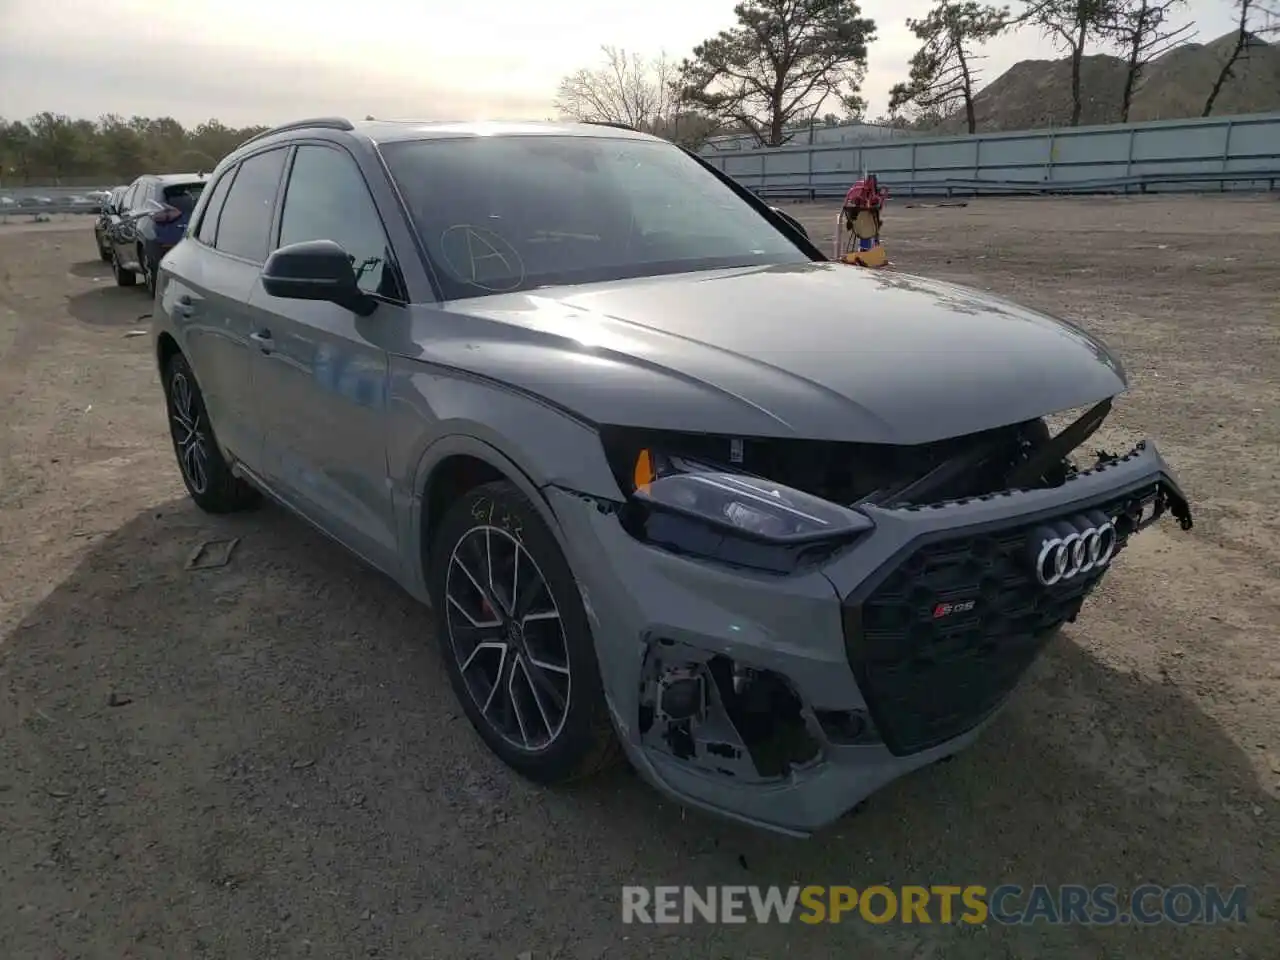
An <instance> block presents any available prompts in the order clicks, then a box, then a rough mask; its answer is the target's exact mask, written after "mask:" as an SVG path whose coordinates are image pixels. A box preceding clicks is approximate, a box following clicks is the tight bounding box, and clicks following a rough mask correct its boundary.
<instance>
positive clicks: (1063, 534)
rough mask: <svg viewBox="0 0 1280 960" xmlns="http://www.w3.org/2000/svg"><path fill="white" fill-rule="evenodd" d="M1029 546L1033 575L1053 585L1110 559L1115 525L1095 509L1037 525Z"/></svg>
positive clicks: (1046, 584) (1105, 563) (1108, 561)
mask: <svg viewBox="0 0 1280 960" xmlns="http://www.w3.org/2000/svg"><path fill="white" fill-rule="evenodd" d="M1030 546H1031V561H1032V563H1033V564H1034V566H1035V571H1036V579H1037V580H1039V581H1040V583H1042V584H1043V585H1044V586H1046V587H1052V586H1053V585H1054V584H1056V583H1062V582H1064V581H1067V580H1071V579H1072V578H1074V577H1078V576H1080V575H1081V574H1083V573H1088V572H1089V571H1090V570H1097V569H1101V568H1102V567H1105V566H1106V565H1107V564H1108V563H1110V562H1111V556H1112V554H1114V553H1115V549H1116V527H1115V523H1114V522H1113V521H1112V520H1111V518H1110V517H1108V516H1107V515H1106V514H1104V513H1102V512H1101V511H1094V512H1092V513H1086V514H1082V515H1079V516H1076V517H1072V518H1071V519H1069V520H1063V521H1060V522H1058V523H1054V524H1049V525H1047V526H1044V527H1040V528H1039V529H1037V530H1036V531H1035V532H1034V533H1033V534H1032V535H1031V537H1030Z"/></svg>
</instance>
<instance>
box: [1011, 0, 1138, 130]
mask: <svg viewBox="0 0 1280 960" xmlns="http://www.w3.org/2000/svg"><path fill="white" fill-rule="evenodd" d="M1118 2H1119V0H1032V2H1031V3H1029V4H1028V7H1027V10H1026V12H1025V13H1023V15H1022V16H1020V17H1019V18H1018V21H1017V22H1019V23H1023V22H1030V23H1034V24H1035V25H1036V26H1038V27H1039V28H1040V30H1041V32H1043V33H1044V34H1045V36H1047V37H1049V38H1050V39H1051V40H1053V42H1054V43H1056V44H1058V46H1060V47H1061V48H1063V49H1065V50H1066V51H1067V53H1068V55H1069V56H1070V57H1071V126H1073V127H1078V126H1080V113H1081V111H1082V109H1083V104H1082V101H1081V99H1080V66H1081V63H1082V62H1083V60H1084V52H1085V50H1086V49H1087V48H1088V46H1089V44H1090V43H1092V42H1095V41H1096V40H1097V39H1098V38H1099V37H1100V36H1101V35H1102V34H1103V32H1104V30H1105V28H1106V25H1107V24H1108V23H1111V22H1112V21H1113V20H1114V11H1115V8H1116V5H1117V4H1118Z"/></svg>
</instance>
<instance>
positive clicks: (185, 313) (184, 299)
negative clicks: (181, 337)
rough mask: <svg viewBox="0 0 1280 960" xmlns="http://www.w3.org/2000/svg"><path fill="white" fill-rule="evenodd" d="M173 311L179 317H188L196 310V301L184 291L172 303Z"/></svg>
mask: <svg viewBox="0 0 1280 960" xmlns="http://www.w3.org/2000/svg"><path fill="white" fill-rule="evenodd" d="M173 312H174V313H176V314H177V315H178V316H180V317H189V316H191V315H192V314H193V313H195V312H196V302H195V301H194V300H192V299H191V298H190V297H189V296H187V295H186V294H185V293H184V294H183V295H182V296H180V297H178V300H177V302H176V303H175V304H174V307H173Z"/></svg>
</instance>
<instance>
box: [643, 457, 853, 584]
mask: <svg viewBox="0 0 1280 960" xmlns="http://www.w3.org/2000/svg"><path fill="white" fill-rule="evenodd" d="M631 477H632V481H633V482H632V484H631V486H632V493H631V497H630V500H629V502H628V504H627V507H626V508H625V509H624V511H623V522H624V524H625V525H626V526H627V528H628V530H629V531H630V532H631V533H632V534H633V535H635V536H638V537H640V538H641V539H644V540H647V541H649V542H651V543H654V544H657V545H659V546H664V547H667V548H669V549H672V550H675V551H677V552H681V553H689V554H694V555H697V556H701V557H708V558H712V559H717V560H722V561H724V562H726V563H733V564H738V565H741V566H746V567H752V568H755V569H761V570H768V571H771V572H775V573H789V572H792V571H794V570H796V569H797V568H799V567H800V566H803V565H805V564H806V563H811V562H815V561H817V560H820V559H822V558H823V557H826V556H828V555H829V554H830V553H832V552H833V551H834V550H836V549H838V548H840V547H841V546H844V545H845V544H848V543H849V542H851V541H852V540H854V539H856V538H857V537H858V536H860V535H861V534H863V533H865V532H866V531H868V530H870V529H871V527H872V526H873V524H872V521H871V519H870V518H869V517H868V516H866V515H865V514H863V513H859V512H857V511H855V510H851V509H847V508H845V507H842V506H840V505H838V504H835V503H830V502H828V501H826V500H823V499H822V498H820V497H815V496H813V495H812V494H808V493H805V492H804V491H802V490H796V489H794V488H792V487H787V486H784V485H782V484H779V483H773V482H772V481H769V480H766V479H763V478H760V477H755V476H751V475H748V474H741V473H734V472H732V471H729V470H725V469H724V468H723V467H719V466H716V465H713V464H706V463H701V462H699V461H696V460H691V459H687V458H684V457H680V456H676V455H669V454H664V453H660V452H658V451H656V450H652V449H649V448H645V449H642V450H640V451H639V453H638V454H637V455H636V458H635V462H634V466H633V469H632V472H631Z"/></svg>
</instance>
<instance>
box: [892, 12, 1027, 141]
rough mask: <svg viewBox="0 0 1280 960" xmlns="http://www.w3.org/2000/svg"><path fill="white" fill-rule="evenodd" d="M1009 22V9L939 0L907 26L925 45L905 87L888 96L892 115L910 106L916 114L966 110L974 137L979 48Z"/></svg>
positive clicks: (912, 60) (915, 61)
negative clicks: (977, 51) (923, 15)
mask: <svg viewBox="0 0 1280 960" xmlns="http://www.w3.org/2000/svg"><path fill="white" fill-rule="evenodd" d="M1008 22H1009V8H1008V7H1000V8H997V7H990V6H984V5H982V4H980V3H976V2H973V0H967V2H956V0H937V2H936V3H935V5H934V6H933V8H932V9H931V10H930V11H929V14H928V16H926V17H925V18H924V19H923V20H907V27H908V28H909V29H910V30H911V32H912V33H914V34H915V35H916V39H918V40H921V41H923V46H921V47H920V49H919V50H917V51H916V53H915V55H914V56H913V57H912V58H911V73H910V75H909V76H908V78H907V82H906V83H898V84H894V87H893V89H892V90H890V91H889V112H890V114H891V115H892V114H896V113H898V112H899V111H901V110H902V108H903V107H906V106H908V105H911V106H913V107H914V108H915V111H916V113H917V114H920V115H928V114H934V113H937V114H941V115H942V116H947V115H948V114H951V113H953V112H954V111H955V110H956V108H957V107H960V106H963V107H964V113H965V119H966V120H967V121H968V124H969V132H970V133H976V132H977V129H978V119H977V116H976V115H975V113H974V109H973V89H974V85H975V83H976V81H977V79H978V75H979V71H978V68H977V66H976V64H977V62H978V61H979V60H981V59H983V58H982V57H980V56H979V55H978V54H977V53H976V52H975V48H976V47H978V46H980V45H981V44H983V43H986V42H987V41H988V40H990V39H991V38H992V37H995V36H996V35H998V34H999V33H1000V32H1001V31H1002V30H1004V29H1005V27H1006V26H1007V25H1008Z"/></svg>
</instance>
